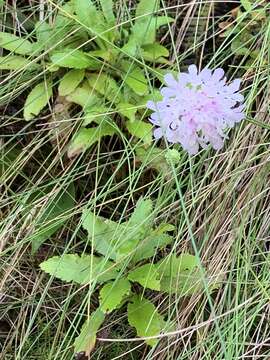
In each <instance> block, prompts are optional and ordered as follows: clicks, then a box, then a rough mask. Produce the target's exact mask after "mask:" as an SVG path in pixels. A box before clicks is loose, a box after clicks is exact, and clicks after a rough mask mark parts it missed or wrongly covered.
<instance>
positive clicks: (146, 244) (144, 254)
mask: <svg viewBox="0 0 270 360" xmlns="http://www.w3.org/2000/svg"><path fill="white" fill-rule="evenodd" d="M167 231H169V230H167ZM173 241H174V237H173V236H170V235H168V234H159V233H158V232H157V231H156V230H154V231H153V233H151V234H150V235H149V236H147V237H146V238H145V239H143V240H142V241H141V242H140V243H139V244H138V245H137V248H136V252H135V253H134V256H133V257H132V262H133V263H137V262H138V261H141V260H144V259H149V258H152V257H153V256H155V255H156V253H157V251H158V249H163V248H164V247H166V246H167V245H169V244H171V243H172V242H173Z"/></svg>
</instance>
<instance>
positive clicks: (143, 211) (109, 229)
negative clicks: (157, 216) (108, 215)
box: [82, 200, 153, 260]
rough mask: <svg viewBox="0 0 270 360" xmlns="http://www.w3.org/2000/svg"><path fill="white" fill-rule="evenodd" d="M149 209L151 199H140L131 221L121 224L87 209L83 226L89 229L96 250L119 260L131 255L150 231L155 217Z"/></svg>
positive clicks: (83, 218) (83, 217) (84, 212)
mask: <svg viewBox="0 0 270 360" xmlns="http://www.w3.org/2000/svg"><path fill="white" fill-rule="evenodd" d="M148 211H150V207H149V201H148V200H146V201H145V202H144V201H143V200H140V202H138V204H137V207H136V210H135V211H134V214H133V215H132V216H131V218H130V219H129V221H127V222H125V223H121V224H119V223H117V222H114V221H112V220H109V219H105V218H103V217H101V216H97V215H95V214H93V213H92V212H90V211H89V210H87V209H86V210H84V211H83V215H82V226H83V228H84V229H85V230H87V232H88V236H89V238H90V240H91V245H92V246H93V247H94V249H95V250H96V251H98V252H99V253H101V254H103V255H104V256H109V257H110V258H111V259H113V260H117V259H120V258H121V257H124V256H127V255H130V254H131V253H132V252H133V251H134V249H136V247H137V246H138V243H139V241H140V240H141V239H144V238H145V237H146V233H147V232H149V231H150V224H152V221H153V219H152V216H149V213H148ZM139 212H140V215H139V214H138V213H139ZM140 216H141V217H140ZM143 217H144V219H143V220H142V221H141V219H142V218H143ZM136 221H137V223H136Z"/></svg>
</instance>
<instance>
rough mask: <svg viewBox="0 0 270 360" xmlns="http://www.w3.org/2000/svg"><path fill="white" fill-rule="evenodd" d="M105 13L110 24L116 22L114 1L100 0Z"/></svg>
mask: <svg viewBox="0 0 270 360" xmlns="http://www.w3.org/2000/svg"><path fill="white" fill-rule="evenodd" d="M100 5H101V8H102V12H103V15H104V17H105V19H106V20H107V22H108V24H110V26H113V25H114V24H115V16H114V13H113V2H112V0H100Z"/></svg>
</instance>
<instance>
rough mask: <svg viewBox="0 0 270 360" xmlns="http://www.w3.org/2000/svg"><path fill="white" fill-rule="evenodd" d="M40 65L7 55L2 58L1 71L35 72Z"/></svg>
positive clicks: (0, 61) (0, 62)
mask: <svg viewBox="0 0 270 360" xmlns="http://www.w3.org/2000/svg"><path fill="white" fill-rule="evenodd" d="M36 68H39V65H37V64H35V63H33V61H30V60H28V59H25V58H24V57H22V56H18V55H7V56H1V57H0V70H34V69H36Z"/></svg>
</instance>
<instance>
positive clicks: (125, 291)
mask: <svg viewBox="0 0 270 360" xmlns="http://www.w3.org/2000/svg"><path fill="white" fill-rule="evenodd" d="M130 290H131V284H130V282H129V281H128V280H127V279H126V278H122V279H119V280H115V281H114V282H109V283H108V284H106V285H104V286H103V287H102V289H101V290H100V293H99V301H100V308H101V310H102V311H103V312H104V313H109V312H111V311H113V310H115V309H116V308H117V307H118V306H119V305H120V304H121V303H122V301H123V299H124V298H125V297H126V296H127V295H129V293H130Z"/></svg>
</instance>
